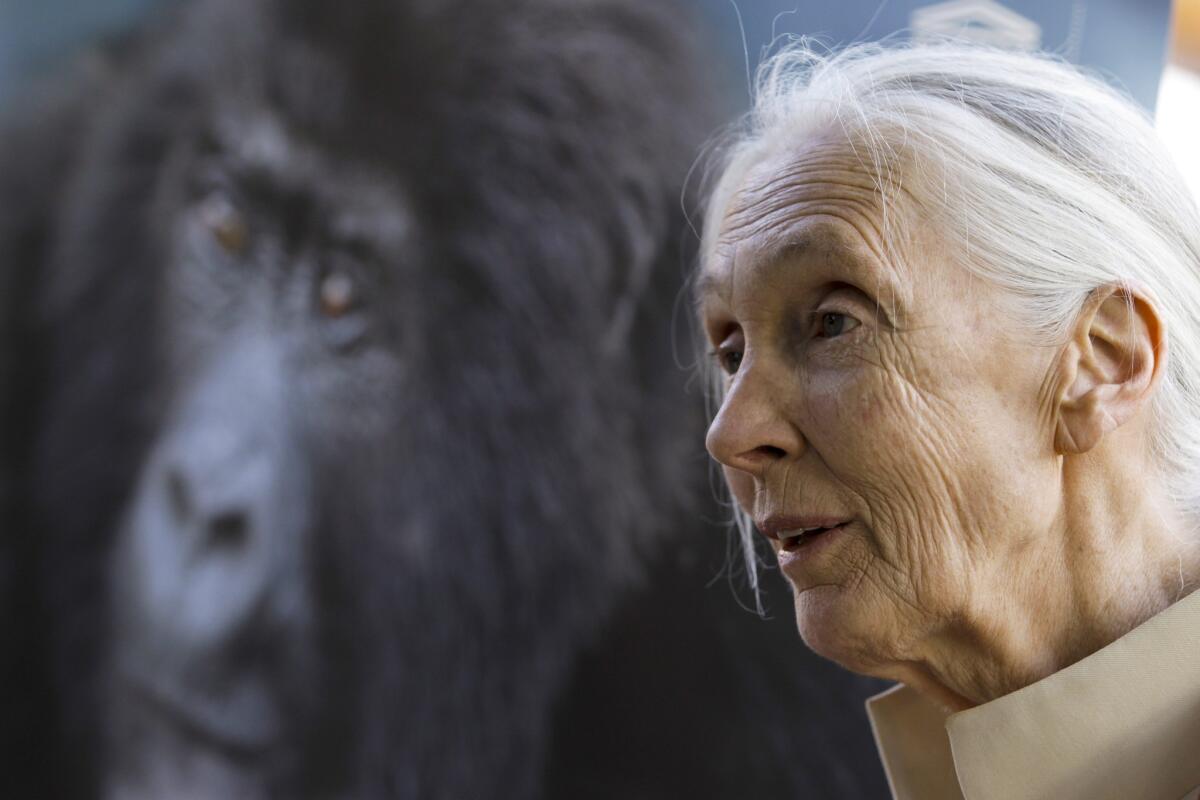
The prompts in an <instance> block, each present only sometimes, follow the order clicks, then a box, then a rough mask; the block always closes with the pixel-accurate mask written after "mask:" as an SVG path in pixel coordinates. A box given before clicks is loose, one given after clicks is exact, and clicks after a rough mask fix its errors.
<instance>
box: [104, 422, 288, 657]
mask: <svg viewBox="0 0 1200 800" xmlns="http://www.w3.org/2000/svg"><path fill="white" fill-rule="evenodd" d="M183 434H184V435H177V436H174V437H169V438H168V441H167V442H165V443H164V444H163V446H162V447H161V449H160V450H159V452H158V453H156V454H155V457H154V458H153V459H152V461H151V464H150V466H149V468H148V470H147V472H146V473H145V474H144V476H143V478H142V481H141V485H140V487H139V491H138V494H137V496H136V497H135V500H134V505H133V513H132V515H131V517H130V520H129V523H128V527H127V531H126V540H125V544H124V545H123V546H122V548H121V550H120V553H119V554H120V563H121V568H122V569H123V570H124V571H123V572H122V576H123V578H124V593H125V597H126V599H127V600H128V603H129V607H130V609H131V610H132V611H133V612H134V613H135V614H136V619H137V620H138V626H139V629H140V630H141V631H142V633H141V634H139V635H144V636H145V638H146V639H147V640H148V641H152V642H155V643H156V646H160V645H163V644H164V643H171V644H172V646H174V647H175V648H176V649H177V650H179V651H180V652H185V651H186V652H190V653H192V654H196V653H199V652H201V651H206V652H207V650H208V649H209V648H212V647H216V646H219V644H220V643H222V642H225V641H227V640H229V637H231V636H232V635H233V634H234V633H235V632H236V631H237V630H239V629H241V627H242V626H243V625H244V624H247V623H249V622H250V621H251V620H252V619H253V618H254V616H255V614H256V609H257V608H259V607H260V605H261V601H262V599H263V598H264V597H265V596H266V593H267V592H268V591H269V590H270V589H271V587H272V585H273V582H274V581H275V580H276V578H277V573H278V572H279V568H280V566H281V564H280V563H279V559H280V555H281V554H280V547H281V542H280V541H278V539H279V536H280V531H281V530H284V529H288V530H290V529H291V528H292V524H291V523H292V521H291V520H290V519H284V516H286V515H285V514H283V513H282V512H285V511H286V507H287V505H288V504H287V502H286V501H287V500H288V499H289V498H286V497H284V495H282V494H281V487H282V486H283V485H284V484H283V483H281V480H282V477H283V473H282V472H281V465H280V463H279V455H278V454H277V453H276V452H274V450H273V449H272V448H270V447H269V446H267V445H264V444H263V443H262V442H261V441H258V440H256V439H255V437H254V436H253V435H246V434H245V431H239V430H236V429H233V430H221V429H219V428H218V429H214V428H213V427H210V426H197V427H196V428H193V429H191V430H188V431H184V432H183ZM192 434H194V435H192ZM291 499H293V500H294V498H291Z"/></svg>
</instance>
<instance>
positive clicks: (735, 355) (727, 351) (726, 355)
mask: <svg viewBox="0 0 1200 800" xmlns="http://www.w3.org/2000/svg"><path fill="white" fill-rule="evenodd" d="M814 317H815V319H816V324H817V325H818V326H819V327H818V328H817V332H816V333H815V334H814V335H813V337H812V338H814V339H837V338H840V337H842V336H846V335H847V334H849V333H850V332H851V331H853V330H854V329H855V328H858V327H860V326H861V325H862V323H861V322H859V321H858V320H857V319H855V318H854V317H853V316H851V315H850V314H846V313H843V312H841V311H822V312H820V313H818V314H815V315H814ZM829 317H838V318H841V319H842V320H846V321H850V322H853V323H854V325H853V327H851V328H850V329H849V330H842V331H840V332H838V333H836V334H834V335H833V336H825V335H824V328H823V326H824V323H825V322H826V320H827V318H829ZM843 324H844V323H843ZM742 356H743V353H742V351H741V350H740V349H738V348H735V347H731V346H728V345H725V344H724V343H722V344H720V345H717V346H716V347H714V348H712V349H710V350H709V351H708V357H709V358H710V359H712V360H713V362H714V363H715V364H716V365H717V368H718V369H720V370H721V371H722V372H724V373H725V374H726V375H733V374H734V373H736V372H737V371H738V368H739V367H740V366H741V363H742ZM731 359H736V363H732V364H731V363H730V360H731Z"/></svg>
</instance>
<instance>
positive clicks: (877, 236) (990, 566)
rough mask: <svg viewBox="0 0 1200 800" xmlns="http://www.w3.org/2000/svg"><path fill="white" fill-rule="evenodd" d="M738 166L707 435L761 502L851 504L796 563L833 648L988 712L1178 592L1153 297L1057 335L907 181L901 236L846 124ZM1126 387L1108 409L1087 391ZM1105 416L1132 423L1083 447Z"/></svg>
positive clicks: (810, 631) (720, 260)
mask: <svg viewBox="0 0 1200 800" xmlns="http://www.w3.org/2000/svg"><path fill="white" fill-rule="evenodd" d="M738 186H739V188H738V189H737V190H736V191H735V192H734V193H733V195H732V199H731V200H730V201H729V203H728V204H727V207H726V208H725V213H724V214H723V217H722V223H721V228H720V231H719V234H718V236H717V237H716V240H715V245H714V246H713V248H712V252H711V253H709V254H708V256H707V258H706V262H705V265H704V271H703V275H702V278H701V286H702V287H703V288H702V294H701V298H700V301H701V310H702V311H701V313H702V317H703V324H704V327H705V330H706V333H707V336H708V338H709V341H710V343H711V345H712V346H713V348H714V350H715V356H716V358H717V360H718V362H719V366H720V367H721V368H722V369H723V370H724V371H725V373H726V378H725V388H724V398H723V403H722V405H721V407H720V410H719V412H718V414H717V416H716V418H715V419H714V421H713V423H712V426H711V428H710V430H709V434H708V448H709V451H710V452H711V453H712V455H713V456H714V458H716V459H717V460H719V461H720V462H721V463H722V464H723V466H724V470H725V476H726V479H727V481H728V483H729V485H730V487H731V489H732V491H733V493H734V495H735V496H736V498H737V501H738V503H739V504H740V505H741V507H742V508H743V509H744V510H745V511H746V512H747V513H749V514H750V515H751V516H753V517H754V518H755V520H756V521H759V522H762V521H764V520H767V519H769V518H770V517H771V515H779V514H785V515H793V516H800V515H822V516H828V517H832V518H835V519H839V520H840V519H846V520H849V524H848V525H847V527H845V529H843V530H842V531H840V532H837V533H836V534H834V536H836V538H831V539H829V540H827V541H825V542H822V545H823V546H822V547H821V548H820V549H814V550H813V552H812V554H811V555H808V556H806V557H801V558H798V559H795V560H792V561H791V566H790V567H788V569H787V570H786V574H787V575H788V578H789V581H790V582H791V584H792V587H793V590H794V593H795V604H796V619H797V623H798V626H799V630H800V633H801V635H802V636H803V638H804V639H805V641H806V642H807V643H808V644H809V645H810V646H811V647H812V648H813V649H815V650H816V651H817V652H819V653H821V654H823V655H826V656H828V657H830V658H832V659H834V660H836V661H838V662H840V663H841V664H843V665H845V666H847V667H848V668H850V669H853V670H856V671H860V672H864V673H869V674H873V675H877V676H880V677H886V678H890V679H893V680H900V681H903V682H906V683H909V684H911V685H913V686H914V687H916V688H918V689H919V690H922V691H924V692H925V693H926V694H927V695H928V696H930V697H932V698H933V699H935V700H936V701H938V702H940V703H941V704H942V705H944V706H947V707H951V708H965V707H968V706H970V705H973V704H977V703H981V702H984V701H986V700H988V699H991V698H993V697H996V696H999V695H1000V694H1004V693H1006V692H1008V691H1011V690H1013V689H1015V688H1018V687H1020V686H1023V685H1026V684H1028V683H1030V682H1032V681H1034V680H1037V679H1039V678H1040V677H1043V676H1045V675H1046V674H1049V673H1050V672H1053V671H1055V670H1056V669H1059V668H1061V667H1062V666H1065V665H1066V664H1069V663H1071V662H1072V661H1074V660H1077V659H1078V658H1080V657H1082V656H1083V655H1086V654H1087V653H1089V652H1091V651H1093V650H1095V649H1097V648H1098V647H1099V646H1102V645H1103V644H1104V643H1107V642H1108V641H1111V640H1112V639H1113V638H1115V637H1116V636H1119V635H1120V634H1121V633H1123V632H1124V631H1125V630H1128V629H1129V628H1130V627H1132V626H1133V625H1135V624H1137V622H1139V621H1141V620H1142V619H1145V618H1146V617H1147V616H1149V615H1150V614H1152V613H1154V612H1155V611H1157V610H1159V609H1161V608H1163V607H1165V606H1166V605H1167V604H1169V603H1170V602H1172V601H1173V600H1174V599H1175V598H1176V597H1177V596H1178V594H1179V592H1180V581H1179V577H1178V572H1177V571H1176V570H1177V566H1178V564H1179V562H1178V559H1177V556H1179V545H1178V543H1177V542H1176V543H1175V544H1173V545H1172V544H1168V542H1170V541H1171V539H1170V534H1171V533H1172V530H1171V527H1170V522H1171V521H1173V520H1174V517H1173V515H1171V513H1170V511H1169V507H1168V506H1167V504H1166V503H1165V502H1163V501H1162V498H1161V497H1160V496H1159V494H1158V492H1157V489H1156V487H1155V485H1154V483H1153V481H1152V479H1150V478H1149V477H1147V476H1149V475H1151V474H1152V473H1153V471H1152V469H1151V468H1150V465H1149V464H1148V463H1147V462H1146V461H1145V455H1144V454H1145V452H1146V448H1145V446H1144V445H1145V436H1146V432H1145V424H1144V422H1145V421H1144V419H1143V418H1142V417H1143V416H1144V415H1141V416H1139V413H1140V409H1141V408H1142V406H1143V405H1144V403H1145V398H1147V397H1149V396H1150V394H1151V393H1152V390H1153V386H1154V383H1155V381H1156V380H1157V377H1158V375H1159V370H1158V369H1157V367H1156V361H1155V357H1154V352H1155V351H1156V345H1157V344H1158V343H1159V339H1160V338H1161V330H1159V329H1157V328H1156V327H1155V325H1156V319H1155V317H1154V313H1153V309H1152V305H1151V304H1150V302H1149V301H1147V300H1145V299H1144V298H1139V299H1138V300H1137V302H1136V303H1135V304H1133V305H1131V304H1128V303H1126V302H1124V301H1123V299H1122V298H1119V297H1110V299H1109V301H1108V302H1105V303H1102V304H1099V305H1097V306H1096V307H1095V308H1092V309H1091V313H1092V314H1094V315H1093V316H1089V313H1088V312H1089V309H1085V313H1084V314H1083V315H1082V316H1081V320H1083V321H1084V322H1088V321H1090V322H1091V323H1092V328H1091V329H1090V331H1084V333H1083V337H1082V338H1081V339H1079V341H1080V342H1083V343H1084V344H1083V345H1082V346H1081V347H1082V349H1081V347H1076V346H1075V340H1072V342H1069V343H1065V344H1062V343H1041V342H1036V341H1034V340H1032V337H1030V336H1029V335H1027V334H1026V332H1025V331H1024V330H1022V328H1021V327H1020V326H1019V325H1017V324H1016V323H1015V322H1014V319H1015V315H1014V314H1013V313H1012V311H1011V310H1012V305H1011V302H1010V301H1008V300H1007V298H1005V297H1004V296H1003V295H1002V294H1001V292H1000V291H999V290H998V289H996V288H994V287H992V286H990V285H988V284H985V283H984V282H982V281H981V280H979V279H977V278H975V277H973V276H971V275H970V274H969V273H968V272H967V271H966V270H964V269H962V268H961V267H959V266H958V265H957V264H956V263H955V262H954V258H953V253H951V252H948V249H947V247H946V246H944V245H943V244H942V243H941V241H940V240H939V237H938V235H937V225H936V224H932V223H931V222H930V219H929V218H928V216H925V215H923V214H922V213H921V211H920V208H919V207H918V205H917V204H916V203H915V202H912V201H911V200H910V198H908V197H906V196H905V195H903V194H899V195H898V196H899V198H900V199H899V200H898V201H897V202H895V203H894V204H893V207H892V208H890V209H889V210H890V211H891V213H892V214H893V215H895V216H894V217H893V219H892V223H893V226H892V228H891V230H893V231H898V232H899V233H898V234H897V236H896V241H895V242H894V244H895V247H893V248H888V247H887V246H886V242H887V239H886V232H885V228H884V224H883V214H882V210H881V209H882V205H881V202H880V200H879V193H878V191H877V190H876V188H875V186H876V182H875V181H874V180H873V179H872V176H871V174H870V172H869V171H868V170H867V169H865V168H864V166H863V164H862V163H861V162H860V160H859V159H858V157H856V156H855V154H854V153H853V152H852V150H851V149H850V148H849V147H848V146H847V145H846V143H845V142H844V140H843V139H841V138H838V137H835V136H832V135H829V136H824V137H817V138H815V139H814V140H812V141H809V142H807V143H806V144H805V145H804V146H803V147H801V148H799V149H798V150H797V151H791V152H774V153H768V154H767V155H765V156H763V157H762V158H760V159H758V160H757V161H756V162H755V163H753V164H752V165H751V166H750V167H748V168H746V169H745V174H744V175H742V176H741V177H740V180H739V181H738ZM1134 307H1136V314H1135V317H1136V318H1135V319H1132V320H1131V319H1129V318H1128V316H1129V313H1130V312H1128V311H1127V309H1130V308H1134ZM1131 325H1132V327H1130V326H1131ZM1105 326H1107V328H1106V327H1105ZM1110 329H1111V330H1130V331H1133V332H1134V337H1133V339H1134V342H1133V344H1129V345H1126V344H1123V343H1122V341H1118V339H1119V337H1114V336H1112V335H1111V330H1110ZM1106 337H1107V338H1106ZM1156 337H1158V338H1156ZM1098 338H1099V339H1101V340H1106V341H1107V343H1108V348H1107V350H1104V349H1102V348H1100V346H1099V345H1094V342H1095V341H1096V340H1097V339H1098ZM1088 342H1092V343H1093V344H1088ZM1163 344H1165V343H1163ZM1093 346H1094V347H1096V352H1098V353H1099V356H1095V354H1094V353H1093V352H1092V350H1090V349H1089V348H1090V347H1093ZM1123 348H1130V349H1123ZM1157 352H1159V355H1160V358H1159V361H1161V357H1162V356H1163V355H1165V347H1159V348H1157ZM1122 359H1125V361H1124V363H1133V364H1135V365H1138V366H1135V368H1133V369H1132V370H1130V372H1131V373H1132V376H1124V377H1125V378H1127V379H1128V380H1126V384H1128V386H1124V385H1122V384H1121V380H1122V379H1123V378H1122V377H1121V376H1117V377H1112V374H1115V373H1116V372H1117V371H1118V365H1119V364H1120V363H1122ZM1110 373H1111V374H1110ZM1106 381H1107V384H1106V383H1105V382H1106ZM1102 384H1103V385H1107V386H1108V387H1109V388H1113V387H1116V388H1115V389H1114V391H1112V392H1107V393H1105V392H1099V394H1103V395H1104V397H1103V398H1101V399H1100V400H1099V401H1097V402H1094V403H1092V404H1091V406H1089V407H1088V408H1090V411H1088V410H1087V409H1083V410H1080V409H1077V408H1076V407H1075V405H1072V402H1073V398H1074V397H1075V396H1076V395H1079V394H1081V393H1082V394H1086V393H1087V392H1088V391H1089V390H1092V389H1095V387H1096V386H1101V388H1102V389H1103V388H1104V386H1102ZM1135 384H1136V385H1135ZM1118 390H1119V391H1118ZM1105 391H1107V390H1105ZM1121 392H1124V394H1121ZM1095 394H1097V392H1093V395H1095ZM1118 395H1119V396H1120V397H1121V398H1125V400H1122V401H1121V402H1124V405H1121V406H1120V408H1118V407H1117V406H1116V404H1117V403H1118V401H1117V400H1116V399H1114V398H1116V397H1118ZM1130 397H1132V398H1133V400H1129V399H1128V398H1130ZM1105 398H1107V399H1105ZM1109 403H1112V404H1113V405H1108V404H1109ZM1081 405H1087V404H1081ZM1088 414H1091V416H1088ZM1104 414H1109V415H1110V416H1109V417H1107V418H1103V417H1097V416H1096V415H1104ZM1085 417H1086V419H1085ZM1118 418H1119V419H1118ZM1105 419H1110V420H1116V422H1118V423H1119V422H1121V421H1128V422H1129V424H1128V425H1126V426H1125V427H1123V428H1121V429H1120V430H1119V431H1114V430H1113V428H1114V426H1113V425H1108V427H1107V428H1106V429H1105V431H1104V432H1105V433H1106V434H1107V435H1106V436H1105V438H1104V439H1103V440H1102V441H1096V442H1092V441H1089V442H1088V443H1087V446H1086V447H1085V448H1083V449H1084V450H1087V451H1090V452H1088V453H1086V456H1085V454H1083V453H1079V452H1068V451H1071V450H1072V448H1071V447H1070V442H1069V440H1070V439H1071V436H1072V433H1071V432H1073V431H1080V433H1079V436H1080V438H1086V437H1087V436H1088V435H1089V434H1088V433H1087V431H1091V433H1092V434H1095V432H1096V431H1098V430H1100V429H1101V428H1103V427H1104V426H1105V425H1107V423H1106V422H1105V421H1104V420H1105ZM1097 425H1099V426H1100V427H1097ZM1073 449H1074V450H1076V451H1077V450H1079V449H1080V448H1079V447H1075V448H1073ZM1064 452H1067V455H1066V456H1064V454H1063V453H1064ZM1139 470H1140V471H1139ZM1163 520H1167V521H1168V524H1167V525H1164V524H1162V521H1163ZM1123 531H1138V532H1139V534H1140V535H1139V536H1130V535H1127V534H1125V535H1123V534H1122V532H1123ZM1143 532H1144V533H1143ZM772 546H773V547H774V548H775V550H776V552H777V553H779V552H780V550H781V548H782V545H781V544H780V542H779V541H776V540H772ZM781 555H788V554H781ZM789 559H790V556H788V558H783V559H781V563H783V562H784V561H786V560H789ZM1187 559H1188V560H1187V561H1186V562H1185V563H1186V564H1187V565H1189V566H1188V569H1189V571H1190V570H1191V568H1192V566H1194V565H1195V563H1196V562H1195V556H1194V553H1191V554H1188V555H1187ZM1192 574H1195V573H1194V572H1193V573H1192Z"/></svg>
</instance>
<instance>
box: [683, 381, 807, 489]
mask: <svg viewBox="0 0 1200 800" xmlns="http://www.w3.org/2000/svg"><path fill="white" fill-rule="evenodd" d="M788 395H789V392H788V389H787V388H785V387H782V386H778V385H776V384H774V383H773V382H771V381H768V380H766V378H765V377H764V376H763V375H762V374H761V373H760V372H758V371H756V370H755V368H754V367H753V366H750V365H747V364H743V368H742V370H741V371H740V372H738V374H737V375H736V376H735V378H734V381H733V382H732V383H731V384H730V386H729V388H728V390H727V391H726V393H725V398H724V400H723V401H722V402H721V407H720V408H719V409H718V410H717V415H716V417H714V418H713V421H712V424H711V425H709V428H708V436H707V437H706V438H705V442H704V443H705V446H706V447H707V448H708V452H709V454H710V455H711V456H712V457H713V458H714V459H716V460H717V461H719V462H720V463H721V464H724V465H725V466H726V467H730V468H732V469H736V470H741V471H742V472H748V473H750V474H751V475H754V476H755V477H762V475H763V473H764V472H765V471H766V470H767V468H768V467H770V466H771V465H773V464H775V463H778V462H780V461H786V460H789V459H793V458H797V457H799V456H800V454H801V453H803V451H804V446H805V441H804V437H803V436H802V435H801V433H800V430H799V428H798V427H797V426H796V424H795V422H794V421H793V420H792V419H790V418H789V414H788V413H787V409H788V407H789V406H790V407H794V405H795V403H794V398H789V396H788ZM789 401H792V402H789Z"/></svg>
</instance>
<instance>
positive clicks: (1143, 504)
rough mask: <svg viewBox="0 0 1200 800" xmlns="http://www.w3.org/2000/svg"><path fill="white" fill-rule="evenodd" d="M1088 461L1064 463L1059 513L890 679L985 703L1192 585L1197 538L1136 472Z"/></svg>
mask: <svg viewBox="0 0 1200 800" xmlns="http://www.w3.org/2000/svg"><path fill="white" fill-rule="evenodd" d="M1089 466H1094V465H1086V464H1083V465H1081V464H1070V465H1064V473H1063V474H1064V494H1063V497H1064V502H1063V506H1062V511H1061V513H1060V515H1059V518H1058V519H1056V520H1055V521H1054V523H1053V524H1052V525H1051V527H1050V529H1049V530H1047V531H1046V532H1045V535H1040V536H1038V537H1036V539H1034V540H1032V541H1026V542H1024V543H1023V544H1022V545H1021V546H1020V548H1019V549H1017V550H1014V551H1013V552H1008V553H1005V554H1003V555H1001V556H1000V557H998V558H997V559H996V563H997V565H998V569H997V570H996V572H995V574H994V575H993V579H992V580H991V581H987V582H985V585H982V586H978V587H976V588H975V590H974V591H973V593H972V596H971V598H970V599H969V602H968V609H967V610H966V612H965V613H964V614H963V615H962V617H961V618H960V619H956V620H954V621H952V622H951V623H949V624H947V625H945V626H944V627H943V628H942V629H941V630H939V631H938V632H937V634H936V635H935V636H933V637H931V640H930V641H929V642H928V643H927V645H928V646H927V647H926V648H925V653H923V655H922V657H921V659H920V660H919V661H916V662H914V663H913V664H912V665H910V667H909V668H907V674H905V675H904V676H903V677H902V678H901V680H903V681H904V682H905V683H908V684H909V685H910V686H912V687H913V688H914V689H916V690H917V691H919V692H921V693H923V694H925V695H926V696H928V697H929V698H930V699H931V700H933V701H934V702H937V703H938V704H939V705H941V706H943V707H946V708H948V709H951V710H962V709H964V708H969V707H971V706H973V705H978V704H980V703H985V702H987V701H989V700H993V699H995V698H997V697H1000V696H1002V695H1005V694H1008V693H1009V692H1012V691H1015V690H1017V689H1019V688H1021V687H1023V686H1027V685H1029V684H1032V683H1035V682H1037V681H1039V680H1041V679H1043V678H1045V677H1047V676H1048V675H1050V674H1052V673H1054V672H1057V671H1058V670H1061V669H1063V668H1064V667H1067V666H1070V665H1071V664H1073V663H1075V662H1076V661H1079V660H1080V659H1083V658H1085V657H1087V656H1089V655H1091V654H1092V653H1094V652H1096V651H1097V650H1099V649H1101V648H1102V647H1104V646H1105V645H1107V644H1109V643H1111V642H1113V641H1115V640H1116V639H1119V638H1120V637H1121V636H1124V635H1125V634H1126V633H1128V632H1129V631H1130V630H1132V629H1133V628H1135V627H1137V626H1138V625H1140V624H1142V623H1143V622H1145V621H1146V620H1147V619H1149V618H1150V617H1152V616H1154V615H1155V614H1157V613H1159V612H1160V611H1162V610H1163V609H1165V608H1167V607H1168V606H1169V605H1171V604H1173V603H1175V602H1177V601H1178V600H1179V599H1181V598H1182V597H1184V596H1186V595H1187V594H1189V593H1190V592H1191V591H1192V590H1193V589H1195V588H1196V587H1197V586H1198V585H1200V543H1198V542H1197V537H1196V536H1195V534H1194V533H1193V532H1192V531H1190V530H1188V526H1187V525H1185V524H1184V523H1183V521H1182V520H1181V519H1180V518H1179V516H1178V514H1176V513H1175V512H1174V511H1173V510H1172V509H1171V506H1170V504H1169V503H1167V502H1165V501H1164V499H1163V498H1162V497H1161V496H1160V493H1159V492H1156V491H1154V490H1153V489H1154V487H1153V486H1150V485H1148V483H1149V481H1147V479H1146V477H1145V476H1146V473H1145V472H1143V473H1141V474H1137V475H1130V474H1125V473H1127V472H1133V471H1134V470H1105V471H1100V470H1096V469H1088V468H1087V467H1089ZM1073 467H1079V469H1072V468H1073ZM1101 476H1104V477H1101Z"/></svg>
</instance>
